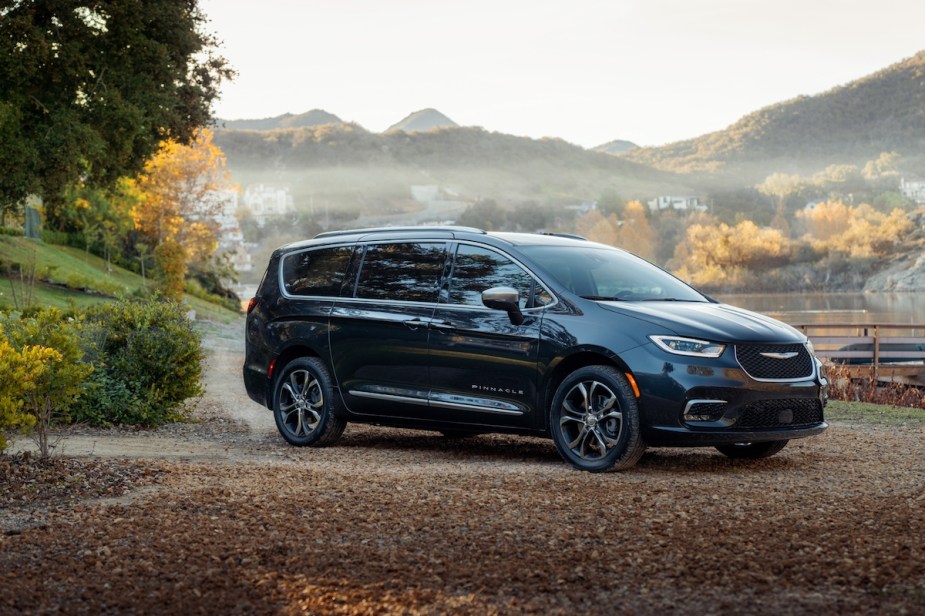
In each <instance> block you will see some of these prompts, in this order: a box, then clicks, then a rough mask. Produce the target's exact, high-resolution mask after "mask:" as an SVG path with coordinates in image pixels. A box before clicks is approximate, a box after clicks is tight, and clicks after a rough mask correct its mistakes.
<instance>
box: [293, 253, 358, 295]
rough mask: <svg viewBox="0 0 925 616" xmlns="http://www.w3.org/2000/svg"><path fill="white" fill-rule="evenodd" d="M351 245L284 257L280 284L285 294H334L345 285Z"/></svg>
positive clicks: (338, 293) (337, 293)
mask: <svg viewBox="0 0 925 616" xmlns="http://www.w3.org/2000/svg"><path fill="white" fill-rule="evenodd" d="M351 254H353V247H351V246H339V247H336V248H317V249H315V250H306V251H303V252H296V253H293V254H289V255H286V256H285V257H284V258H283V286H284V287H285V289H286V293H287V294H288V295H302V296H309V297H319V296H327V297H336V296H338V295H340V288H341V286H342V285H343V284H344V276H345V274H346V272H347V265H348V264H349V263H350V255H351Z"/></svg>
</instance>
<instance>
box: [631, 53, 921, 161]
mask: <svg viewBox="0 0 925 616" xmlns="http://www.w3.org/2000/svg"><path fill="white" fill-rule="evenodd" d="M885 151H896V152H899V153H900V154H901V155H902V156H903V157H906V158H921V157H925V51H923V52H919V53H918V54H916V55H915V56H913V57H911V58H908V59H906V60H903V61H901V62H898V63H896V64H894V65H892V66H890V67H888V68H886V69H884V70H881V71H879V72H877V73H874V74H873V75H870V76H867V77H864V78H862V79H858V80H856V81H853V82H851V83H849V84H847V85H844V86H840V87H837V88H833V89H832V90H829V91H827V92H824V93H822V94H819V95H816V96H801V97H798V98H795V99H792V100H789V101H785V102H782V103H778V104H775V105H771V106H769V107H766V108H764V109H761V110H759V111H756V112H754V113H751V114H749V115H747V116H745V117H743V118H742V119H741V120H739V121H738V122H736V123H735V124H733V125H732V126H730V127H729V128H727V129H725V130H722V131H717V132H714V133H710V134H707V135H703V136H701V137H697V138H695V139H690V140H687V141H681V142H678V143H673V144H669V145H666V146H662V147H657V148H641V149H636V150H631V151H628V152H626V153H625V154H624V155H623V156H624V157H625V158H626V159H628V160H633V161H636V162H639V163H643V164H647V165H652V166H654V167H657V168H660V169H665V170H671V171H676V172H694V171H700V172H704V171H706V172H716V173H718V174H725V173H728V174H731V173H733V172H737V173H740V174H743V173H744V174H752V178H751V179H756V178H755V177H754V174H756V173H757V174H759V175H767V174H768V173H770V172H771V171H769V170H768V169H769V167H772V166H776V167H777V169H772V170H776V171H790V172H794V171H801V172H807V171H809V172H812V171H815V170H818V169H821V168H823V167H825V166H826V165H829V164H833V163H853V164H861V163H862V162H863V161H865V160H869V159H873V158H876V157H877V155H878V154H879V153H880V152H885Z"/></svg>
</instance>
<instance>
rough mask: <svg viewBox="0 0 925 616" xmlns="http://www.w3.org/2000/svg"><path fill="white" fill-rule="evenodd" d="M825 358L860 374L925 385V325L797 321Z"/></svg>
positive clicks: (876, 378) (799, 327) (798, 326)
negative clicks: (802, 323) (803, 322)
mask: <svg viewBox="0 0 925 616" xmlns="http://www.w3.org/2000/svg"><path fill="white" fill-rule="evenodd" d="M794 327H796V328H797V329H799V330H800V331H801V332H803V333H804V334H806V336H807V337H808V338H809V339H810V340H811V341H812V343H813V346H814V347H815V349H816V355H817V356H818V357H819V358H820V359H822V360H823V361H826V360H827V361H831V362H833V363H837V364H844V366H845V368H846V369H847V370H848V372H849V373H850V374H851V375H852V376H855V377H858V378H866V377H870V376H872V377H873V378H874V379H875V380H885V381H894V382H905V383H909V384H914V385H925V325H921V324H920V325H908V324H900V323H879V324H858V323H812V324H805V325H794Z"/></svg>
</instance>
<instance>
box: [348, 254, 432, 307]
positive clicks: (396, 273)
mask: <svg viewBox="0 0 925 616" xmlns="http://www.w3.org/2000/svg"><path fill="white" fill-rule="evenodd" d="M445 262H446V244H445V243H444V242H406V243H399V244H370V245H369V246H368V247H367V248H366V256H365V257H364V258H363V265H362V267H361V269H360V276H359V280H358V281H357V291H356V296H357V297H360V298H363V299H379V300H386V301H405V302H435V301H436V300H437V283H438V281H439V280H440V277H441V276H442V275H443V268H444V265H445Z"/></svg>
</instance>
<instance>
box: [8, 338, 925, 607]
mask: <svg viewBox="0 0 925 616" xmlns="http://www.w3.org/2000/svg"><path fill="white" fill-rule="evenodd" d="M239 332H240V329H239V328H238V327H237V326H235V327H234V328H226V327H219V326H214V327H211V328H210V330H209V335H208V339H207V342H208V347H209V349H210V360H209V367H208V375H207V381H208V393H207V395H206V397H205V398H204V399H203V400H201V401H200V402H199V404H198V407H197V410H196V416H197V417H198V418H199V419H200V420H201V421H200V422H199V423H194V424H181V425H173V426H168V427H166V428H163V429H161V430H158V431H157V432H155V433H136V432H120V431H114V432H108V431H84V432H82V433H79V434H74V435H72V436H70V437H69V438H67V440H65V441H64V442H63V443H62V444H61V449H63V451H64V452H65V453H67V454H68V455H69V456H74V457H68V458H65V459H62V460H59V461H58V463H57V464H58V468H59V470H60V472H61V473H62V476H63V477H65V478H66V480H65V479H62V480H61V481H63V482H65V483H67V484H68V486H69V487H68V489H67V490H59V491H56V490H55V489H54V486H52V487H48V486H47V485H46V489H45V490H44V491H42V490H39V489H38V488H36V489H34V490H31V488H30V486H35V485H37V483H41V482H34V483H32V484H30V483H29V481H30V480H29V479H28V478H26V479H23V478H22V477H21V476H19V475H17V474H16V473H18V472H20V471H18V470H17V469H19V466H18V465H17V464H16V463H13V462H11V461H10V459H13V460H21V456H19V457H16V456H6V458H8V460H7V463H6V470H4V467H3V465H0V478H3V477H4V473H5V474H6V475H5V479H6V484H7V485H6V486H5V490H6V491H5V493H4V494H0V497H2V499H0V528H2V529H3V531H4V532H3V534H2V535H0V613H20V612H26V613H42V612H51V611H63V612H65V613H94V614H98V613H127V612H128V613H131V612H138V613H171V614H175V613H258V614H264V613H266V614H270V613H283V614H289V613H320V614H327V613H335V614H339V613H342V614H382V613H403V614H419V613H420V614H435V613H454V614H455V613H462V614H465V613H471V614H492V613H499V614H502V613H503V614H509V613H551V614H576V613H580V614H664V613H669V612H670V613H683V614H743V613H748V614H781V613H788V614H809V613H812V614H836V613H837V614H844V613H857V614H904V613H906V614H923V613H925V457H923V454H925V440H923V437H925V431H923V429H922V428H921V425H922V424H918V426H916V427H908V426H906V427H899V428H891V429H886V428H877V427H872V426H869V425H854V424H848V423H835V424H834V425H833V426H832V427H831V428H830V429H829V430H828V431H827V432H826V433H825V434H824V435H822V436H820V437H817V438H812V439H807V440H804V441H799V442H794V443H792V444H791V446H788V448H787V449H785V450H784V452H782V453H781V454H778V455H777V456H775V457H774V458H771V459H769V460H764V461H757V462H750V461H744V462H743V461H733V460H729V459H727V458H725V457H724V456H722V455H720V454H719V453H717V452H714V451H713V450H710V449H690V450H681V449H652V450H649V451H648V452H647V453H646V455H645V456H644V457H643V458H642V460H641V461H640V462H639V464H638V465H637V466H636V467H634V468H633V469H631V470H630V471H627V472H623V473H611V474H605V475H591V474H588V473H581V472H578V471H574V470H572V469H571V467H569V466H568V465H566V464H565V463H564V462H562V461H561V459H560V458H559V457H558V455H557V453H556V451H555V448H554V446H553V444H552V442H551V441H547V440H542V439H535V438H523V437H508V436H488V435H486V436H480V437H475V438H470V439H463V440H456V441H448V440H445V439H443V438H442V437H440V436H439V435H436V434H434V433H428V432H413V431H405V430H393V429H384V428H376V427H363V426H354V425H351V426H349V427H348V429H347V432H346V433H345V435H344V437H343V438H342V440H341V441H340V442H339V443H338V444H337V445H336V446H333V447H330V448H327V449H295V448H291V447H288V446H286V445H285V444H284V442H283V441H282V439H280V438H279V437H278V436H277V435H276V433H275V427H274V425H273V421H272V416H271V415H270V414H269V412H268V411H264V410H262V409H261V408H260V407H259V406H257V405H255V404H253V403H252V402H250V401H249V400H248V399H247V398H246V396H245V394H244V392H243V388H242V386H241V383H240V366H241V346H240V345H241V342H240V339H239V335H238V333H239ZM19 444H20V445H27V444H28V443H24V442H20V443H19ZM2 458H3V457H0V459H2ZM46 483H47V482H46ZM30 490H31V491H30Z"/></svg>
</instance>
